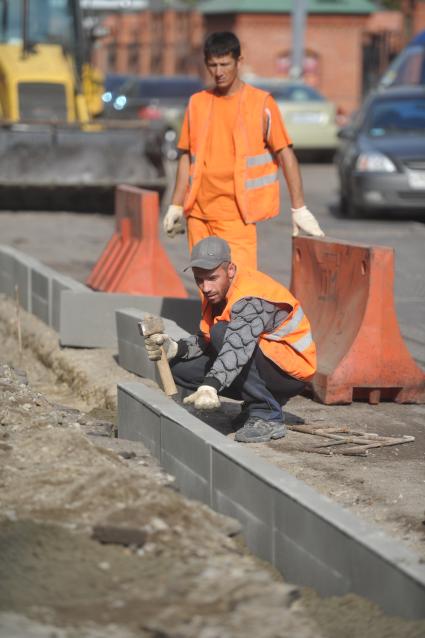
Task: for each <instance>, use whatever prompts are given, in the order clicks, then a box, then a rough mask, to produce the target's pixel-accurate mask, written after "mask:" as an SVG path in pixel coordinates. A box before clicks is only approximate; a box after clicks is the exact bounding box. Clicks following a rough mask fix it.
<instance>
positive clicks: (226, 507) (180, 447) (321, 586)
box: [118, 382, 425, 618]
mask: <svg viewBox="0 0 425 638" xmlns="http://www.w3.org/2000/svg"><path fill="white" fill-rule="evenodd" d="M118 436H119V437H122V438H127V439H130V440H138V441H142V442H143V443H144V444H145V445H146V446H147V447H148V448H149V449H150V450H151V452H152V453H153V454H154V455H155V456H156V457H157V458H158V460H159V461H160V463H161V465H162V466H163V467H164V468H165V469H166V470H167V471H168V472H170V473H171V474H173V475H174V476H175V477H176V484H177V485H178V487H179V488H180V489H181V490H182V492H183V493H184V494H185V495H186V496H189V497H192V498H196V499H198V500H201V501H202V502H204V503H206V504H207V505H209V506H211V507H213V508H214V509H215V510H216V511H218V512H220V513H222V514H226V515H228V516H233V517H235V518H237V519H238V520H239V521H240V522H241V524H242V527H243V530H244V536H245V539H246V542H247V544H248V546H249V547H250V549H251V550H252V551H253V552H254V553H255V554H257V555H258V556H260V557H261V558H263V559H264V560H267V561H269V562H271V563H272V564H273V565H274V566H275V567H277V568H278V569H279V570H280V571H281V572H282V573H283V574H284V575H285V578H287V579H288V580H290V581H291V582H294V583H296V584H301V585H307V586H310V587H313V588H314V589H316V590H317V591H318V592H319V593H321V594H322V595H327V596H328V595H343V594H346V593H348V592H354V593H357V594H359V595H362V596H365V597H366V598H369V599H371V600H373V601H374V602H376V603H377V604H379V605H380V606H381V607H382V608H383V609H384V610H385V611H387V612H389V613H391V614H396V615H399V616H402V617H405V618H422V617H424V616H425V567H424V565H423V564H421V563H420V559H419V557H418V556H416V555H415V554H413V553H412V552H411V551H410V550H407V549H406V548H404V547H403V546H402V545H401V544H400V543H397V542H395V541H393V540H391V539H390V538H388V537H386V536H385V534H384V533H383V532H381V531H380V530H379V529H378V528H375V527H373V526H372V525H370V524H368V523H365V522H363V521H361V520H360V519H358V518H356V517H355V516H354V515H352V514H351V513H350V512H347V511H346V510H344V509H343V508H341V507H340V506H339V505H336V504H334V503H333V502H332V501H331V500H330V499H328V498H326V497H324V496H322V495H319V494H318V493H317V492H316V491H315V490H313V489H312V488H310V487H308V486H307V485H305V484H304V483H302V482H301V481H299V480H298V479H296V478H294V477H293V476H291V475H289V474H287V473H286V472H284V471H283V470H281V469H279V468H277V467H274V466H271V465H269V464H268V463H266V462H265V461H263V460H261V459H259V458H258V457H257V456H256V455H255V454H254V453H252V452H251V451H250V450H249V448H247V447H243V446H242V445H241V444H238V443H234V442H232V441H229V439H227V438H226V437H225V436H223V435H222V434H220V433H219V432H217V431H215V430H213V429H212V428H211V427H209V426H208V425H206V424H205V423H203V422H202V421H201V420H200V419H198V418H197V417H196V416H194V415H192V414H189V413H188V412H187V410H185V409H184V408H183V407H181V406H180V405H178V404H176V403H175V402H174V401H173V400H172V399H170V398H168V397H166V396H165V395H164V394H163V393H161V392H160V391H159V390H154V389H152V388H147V387H146V386H144V385H143V384H142V383H131V382H130V383H121V384H119V385H118Z"/></svg>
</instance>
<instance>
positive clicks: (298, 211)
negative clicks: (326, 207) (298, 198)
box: [291, 206, 325, 237]
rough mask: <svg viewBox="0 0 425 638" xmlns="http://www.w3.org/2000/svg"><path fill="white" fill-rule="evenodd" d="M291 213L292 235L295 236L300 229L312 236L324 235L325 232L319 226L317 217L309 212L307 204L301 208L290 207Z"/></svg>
mask: <svg viewBox="0 0 425 638" xmlns="http://www.w3.org/2000/svg"><path fill="white" fill-rule="evenodd" d="M291 213H292V237H297V235H298V234H299V232H300V230H302V231H304V232H305V233H307V235H313V237H324V235H325V233H324V232H323V230H322V229H321V228H320V226H319V224H318V222H317V219H316V218H315V217H314V215H312V213H310V211H309V210H308V208H307V206H302V207H301V208H291Z"/></svg>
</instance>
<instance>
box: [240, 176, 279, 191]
mask: <svg viewBox="0 0 425 638" xmlns="http://www.w3.org/2000/svg"><path fill="white" fill-rule="evenodd" d="M277 179H278V177H277V173H270V175H264V176H263V177H256V178H254V179H247V180H245V188H247V189H248V190H250V189H252V188H261V187H262V186H268V185H269V184H273V182H276V181H277Z"/></svg>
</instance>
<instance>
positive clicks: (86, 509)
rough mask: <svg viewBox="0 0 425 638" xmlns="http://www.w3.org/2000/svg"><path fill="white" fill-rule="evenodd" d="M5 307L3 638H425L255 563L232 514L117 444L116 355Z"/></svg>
mask: <svg viewBox="0 0 425 638" xmlns="http://www.w3.org/2000/svg"><path fill="white" fill-rule="evenodd" d="M21 331H22V351H21V352H20V351H19V345H18V340H17V336H16V314H15V309H14V307H13V304H12V303H11V302H10V301H8V300H5V299H4V298H2V299H0V339H1V344H2V349H1V357H0V359H1V365H0V547H1V551H0V636H1V637H2V638H15V637H16V638H18V636H19V637H24V636H25V638H32V637H34V638H35V637H36V636H37V638H47V637H50V638H51V637H52V636H55V637H56V638H77V637H78V638H80V637H86V636H87V638H98V637H99V638H100V637H101V636H102V637H106V638H109V637H115V638H118V637H119V638H121V637H122V638H132V637H134V636H155V637H157V638H159V637H176V638H177V637H182V638H186V637H188V638H192V637H193V638H227V637H229V638H233V637H234V638H239V637H242V636H243V637H247V636H248V637H249V636H253V637H254V636H255V637H256V638H257V637H261V638H263V637H264V638H268V637H276V638H279V637H282V638H284V637H286V636H288V637H289V636H291V637H293V636H297V638H298V637H299V638H303V637H304V636H305V637H306V638H307V637H310V636H314V637H316V638H320V636H323V637H325V638H326V637H329V638H333V637H335V638H336V637H338V638H341V637H344V636H346V637H347V638H360V637H361V638H365V637H366V638H367V637H368V636H370V637H372V636H373V637H376V638H381V637H382V638H393V637H394V638H395V637H396V636H397V637H400V636H403V637H406V638H419V637H423V636H425V623H423V622H408V621H403V620H401V619H397V618H390V617H388V616H385V615H384V614H383V613H382V612H381V611H380V610H379V609H378V608H377V607H376V606H374V605H372V604H370V603H369V602H367V601H365V600H363V599H361V598H359V597H357V596H351V595H350V596H345V597H343V598H331V599H326V600H322V599H320V598H319V597H318V596H317V595H316V594H315V593H314V592H312V591H308V590H305V589H300V588H297V587H294V586H292V585H290V584H285V583H284V582H283V581H282V579H281V577H280V575H279V574H277V573H276V572H275V571H274V570H273V569H272V568H271V566H270V565H267V564H264V563H262V562H261V561H259V560H258V559H256V558H255V557H253V556H252V555H251V554H250V553H249V552H248V551H247V549H246V547H245V546H244V544H243V540H242V539H241V536H240V534H239V525H238V523H237V522H236V521H234V520H233V519H229V518H227V517H223V516H221V515H218V514H216V513H214V512H212V511H211V510H210V509H209V508H207V507H205V506H203V505H201V504H199V503H195V502H192V501H189V500H187V499H185V498H183V497H182V496H181V495H180V494H179V493H178V492H177V491H176V489H175V488H174V484H173V477H171V476H170V475H167V474H166V473H164V472H163V471H162V470H161V468H160V467H159V466H158V464H157V463H156V461H155V460H154V459H153V458H152V457H151V455H150V454H149V453H148V452H147V450H146V449H145V448H144V446H143V445H141V444H139V443H132V442H127V441H121V440H117V439H115V438H114V436H113V434H114V416H115V414H114V410H115V395H114V388H115V385H116V382H117V379H118V378H121V379H122V378H131V377H132V375H129V374H128V373H125V371H122V370H121V369H119V368H118V366H117V364H116V361H115V359H114V356H113V353H112V352H108V351H83V350H66V349H64V350H61V349H60V348H59V347H58V345H57V336H56V335H55V333H53V332H52V331H51V330H49V329H48V328H47V327H46V326H44V325H43V324H41V323H40V322H39V321H38V320H37V319H35V318H34V317H32V316H30V315H27V314H26V313H23V312H22V313H21Z"/></svg>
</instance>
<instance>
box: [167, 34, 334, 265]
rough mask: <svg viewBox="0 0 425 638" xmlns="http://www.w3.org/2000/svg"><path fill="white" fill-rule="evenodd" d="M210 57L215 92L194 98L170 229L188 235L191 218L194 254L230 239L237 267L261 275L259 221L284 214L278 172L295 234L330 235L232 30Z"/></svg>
mask: <svg viewBox="0 0 425 638" xmlns="http://www.w3.org/2000/svg"><path fill="white" fill-rule="evenodd" d="M204 58H205V64H206V67H207V70H208V72H209V74H210V75H211V77H212V79H213V80H214V85H215V86H214V88H213V89H211V90H206V91H200V92H199V93H195V94H194V95H192V97H191V98H190V101H189V105H188V108H187V110H186V113H185V118H184V121H183V127H182V132H181V136H180V140H179V144H178V148H179V150H180V152H181V156H180V159H179V163H178V168H177V177H176V185H175V189H174V193H173V196H172V200H171V201H172V203H171V205H170V206H169V207H168V210H167V213H166V215H165V218H164V230H165V231H166V233H167V234H168V235H169V236H170V237H173V236H174V235H175V234H177V233H179V232H184V228H183V220H184V216H186V218H187V233H188V241H189V250H191V249H192V247H193V246H194V245H195V244H196V243H197V242H199V241H200V240H201V239H203V238H204V237H208V236H211V235H216V236H218V237H222V238H223V239H226V241H228V243H229V245H230V247H231V250H232V256H233V260H234V262H235V263H236V264H237V265H238V266H243V267H248V268H253V269H256V268H257V229H256V222H259V221H263V220H265V219H269V218H271V217H275V216H276V215H278V214H279V203H280V199H279V181H278V169H279V166H280V167H281V168H282V171H283V175H284V177H285V180H286V184H287V187H288V192H289V197H290V201H291V211H292V224H293V234H294V235H297V234H298V232H299V230H302V231H304V232H305V233H307V234H309V235H315V236H318V237H320V236H323V234H324V233H323V231H322V230H321V228H320V226H319V224H318V223H317V221H316V219H315V218H314V216H313V215H312V214H311V212H310V211H309V210H308V208H307V207H306V206H305V203H304V194H303V186H302V179H301V173H300V169H299V166H298V161H297V159H296V157H295V154H294V152H293V150H292V143H291V140H290V138H289V136H288V133H287V131H286V128H285V126H284V124H283V121H282V118H281V115H280V112H279V107H278V106H277V104H276V102H275V100H274V99H273V98H272V96H271V95H270V94H269V93H267V92H266V91H262V90H260V89H257V88H255V87H253V86H250V85H249V84H246V83H245V82H243V81H242V80H241V79H240V78H239V66H240V63H241V60H242V57H241V48H240V43H239V40H238V38H237V37H236V36H235V35H234V34H233V33H231V32H218V33H213V34H211V35H210V36H209V37H208V38H207V40H206V42H205V45H204Z"/></svg>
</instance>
